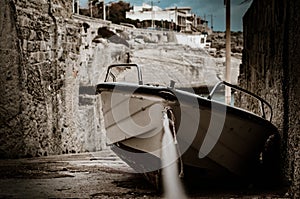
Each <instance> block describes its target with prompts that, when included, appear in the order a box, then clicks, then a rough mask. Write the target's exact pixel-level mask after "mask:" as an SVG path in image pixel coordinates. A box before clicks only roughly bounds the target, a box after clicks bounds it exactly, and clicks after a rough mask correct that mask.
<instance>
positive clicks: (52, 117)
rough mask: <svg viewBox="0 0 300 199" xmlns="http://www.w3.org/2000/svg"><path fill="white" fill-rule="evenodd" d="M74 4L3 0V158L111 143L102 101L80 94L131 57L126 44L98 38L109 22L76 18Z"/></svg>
mask: <svg viewBox="0 0 300 199" xmlns="http://www.w3.org/2000/svg"><path fill="white" fill-rule="evenodd" d="M71 4H72V1H59V0H38V1H37V0H18V1H16V0H1V1H0V29H1V31H0V52H1V54H0V70H1V71H0V94H1V98H0V157H24V156H43V155H51V154H62V153H77V152H84V151H95V150H100V149H101V148H103V147H105V143H104V141H103V138H102V137H101V136H102V135H100V133H99V132H100V131H101V121H100V119H99V118H100V116H99V114H100V113H99V110H97V109H98V108H101V107H99V106H100V104H99V100H97V99H96V97H95V96H93V94H94V93H92V94H91V93H86V92H85V91H83V92H82V93H80V92H79V91H80V90H81V91H82V90H84V89H80V88H81V87H83V88H89V87H92V88H93V87H94V86H95V85H96V83H97V82H99V81H100V79H101V77H100V76H101V74H103V73H104V71H105V68H104V67H106V66H107V65H108V64H110V63H112V62H116V61H120V62H123V61H124V60H122V58H124V57H125V54H126V49H125V48H126V47H124V45H118V44H110V43H105V42H104V43H99V42H93V39H94V38H95V36H97V29H98V28H99V27H102V26H103V25H105V23H101V22H100V23H99V21H97V22H96V21H95V22H92V21H87V22H86V21H85V20H78V19H74V18H73V15H72V6H71ZM84 24H89V26H90V28H88V29H85V28H84V27H85V26H84ZM123 55H124V56H123ZM81 102H83V103H81ZM85 102H87V103H85Z"/></svg>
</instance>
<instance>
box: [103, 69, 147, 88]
mask: <svg viewBox="0 0 300 199" xmlns="http://www.w3.org/2000/svg"><path fill="white" fill-rule="evenodd" d="M115 67H124V68H131V67H136V69H137V74H138V83H139V85H142V84H143V77H142V70H141V67H140V66H139V65H137V64H112V65H110V66H108V68H107V72H106V76H105V80H104V82H107V81H108V78H109V76H110V77H112V79H113V81H114V82H115V81H116V77H115V75H114V74H113V73H111V69H112V68H115Z"/></svg>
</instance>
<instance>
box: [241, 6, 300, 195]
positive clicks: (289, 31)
mask: <svg viewBox="0 0 300 199" xmlns="http://www.w3.org/2000/svg"><path fill="white" fill-rule="evenodd" d="M299 9H300V1H298V0H284V1H281V0H265V1H260V0H254V1H253V3H252V5H251V7H250V9H249V10H248V11H247V13H246V14H245V16H244V18H243V21H244V52H243V60H242V66H241V68H240V77H239V83H240V85H241V86H242V87H244V88H246V89H248V90H250V91H252V92H254V93H256V94H258V95H260V96H262V97H263V98H265V99H266V100H267V101H269V102H270V103H271V105H272V107H273V110H274V118H273V123H274V124H275V125H276V126H277V127H278V129H279V133H280V137H281V170H282V174H283V178H284V181H285V182H286V183H287V185H288V186H291V191H290V192H291V193H290V194H291V195H292V196H293V197H294V198H299V197H300V190H299V187H300V152H299V151H300V126H299V124H300V115H299V112H300V110H299V107H300V84H299V83H300V82H299V76H300V68H299V63H300V51H299V47H300V28H299V27H300V26H299V20H300V14H299ZM239 100H240V104H242V105H243V106H244V107H248V108H249V109H251V110H256V111H258V107H257V106H256V105H254V104H252V101H251V100H250V99H248V98H246V97H241V98H240V99H239ZM249 104H251V105H250V106H249Z"/></svg>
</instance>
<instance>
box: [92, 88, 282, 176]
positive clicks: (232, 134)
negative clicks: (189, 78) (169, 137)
mask: <svg viewBox="0 0 300 199" xmlns="http://www.w3.org/2000/svg"><path fill="white" fill-rule="evenodd" d="M97 92H98V94H101V100H102V109H103V115H104V121H105V128H106V135H107V139H108V144H112V145H113V146H114V147H113V150H114V151H115V153H116V154H117V155H119V156H120V157H121V158H122V159H123V160H124V161H125V162H127V163H128V164H129V165H130V166H131V167H132V168H134V169H135V171H136V172H139V173H152V172H156V171H159V170H160V169H161V168H162V167H163V165H162V163H161V158H162V148H163V147H164V146H163V145H162V139H163V135H164V133H165V130H164V125H163V120H164V119H163V117H164V113H165V112H166V110H171V113H172V115H173V116H174V118H173V122H174V123H175V126H174V129H175V132H176V133H175V134H173V139H174V140H173V141H176V142H177V143H178V157H179V159H181V160H182V161H183V163H184V165H186V166H190V167H193V168H198V169H199V170H201V173H202V174H203V176H207V177H208V178H209V177H218V176H223V175H226V176H227V175H228V173H231V174H232V175H236V176H241V177H243V176H250V175H251V174H252V173H251V171H253V170H254V167H255V166H257V164H258V162H259V156H260V153H261V152H262V151H263V147H264V144H265V142H266V140H267V139H268V137H269V136H270V135H272V134H273V133H275V131H276V128H275V127H274V126H273V125H272V124H271V123H270V122H268V121H266V120H265V119H263V118H260V117H258V116H256V115H254V114H252V113H249V112H246V111H243V110H240V109H237V108H233V107H230V106H227V105H224V104H220V103H217V102H213V101H211V100H207V99H205V98H203V97H200V96H198V95H193V94H189V93H186V92H182V91H176V90H172V89H168V88H156V87H151V86H134V85H122V84H118V83H110V84H109V83H104V84H100V85H98V88H97ZM168 116H169V119H172V117H170V112H169V113H168ZM169 127H170V129H172V126H171V125H170V126H169ZM176 162H177V160H174V163H176ZM158 173H159V172H158ZM154 179H155V178H154ZM154 181H155V180H154Z"/></svg>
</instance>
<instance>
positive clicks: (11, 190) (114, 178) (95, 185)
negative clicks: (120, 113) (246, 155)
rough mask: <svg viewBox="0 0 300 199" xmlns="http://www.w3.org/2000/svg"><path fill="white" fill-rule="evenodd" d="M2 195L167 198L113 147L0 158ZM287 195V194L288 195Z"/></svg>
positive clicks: (258, 193)
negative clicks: (56, 154)
mask: <svg viewBox="0 0 300 199" xmlns="http://www.w3.org/2000/svg"><path fill="white" fill-rule="evenodd" d="M283 196H284V191H278V190H276V191H274V190H273V191H266V190H257V189H256V190H254V189H252V188H246V189H242V190H241V189H238V190H232V189H231V190H226V189H212V188H209V189H194V190H191V191H189V192H188V197H189V198H284V197H283ZM0 198H101V199H102V198H164V197H163V194H161V193H158V192H157V191H156V190H155V189H154V188H153V187H152V186H151V185H150V184H149V183H148V182H147V181H146V180H144V178H143V176H142V175H140V174H135V173H133V171H132V170H131V169H130V168H129V167H128V166H127V165H126V164H125V163H124V162H122V161H121V160H120V159H119V158H117V157H116V156H115V155H114V154H113V153H112V152H111V151H110V150H105V151H102V152H97V153H84V154H71V155H60V156H49V157H40V158H30V159H18V160H0ZM285 198H287V197H285Z"/></svg>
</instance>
